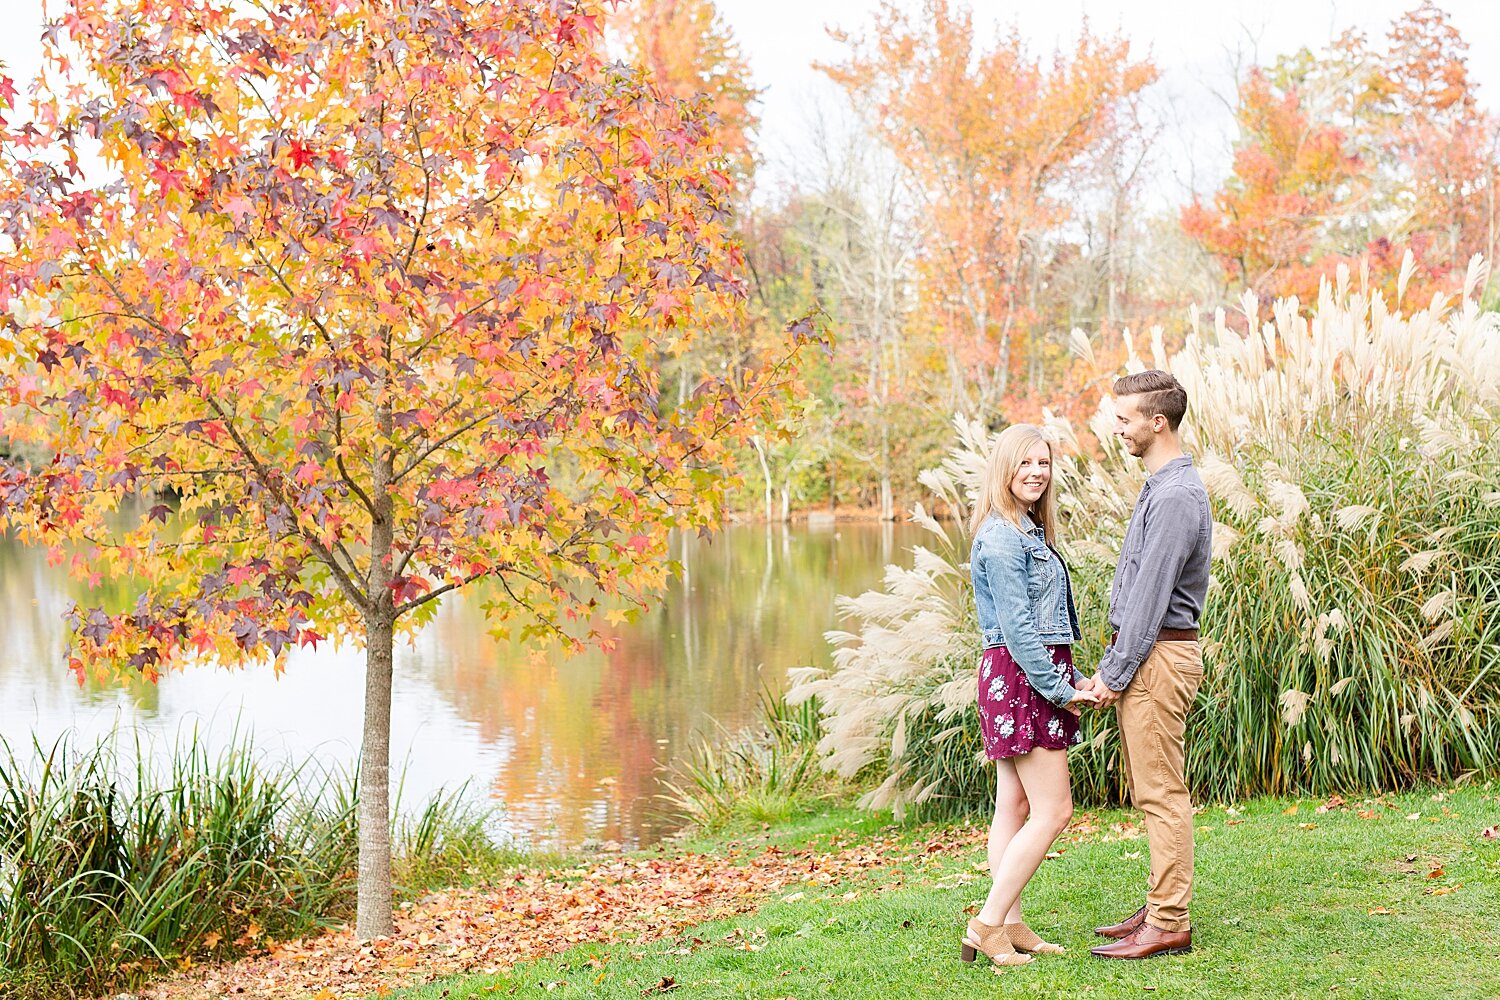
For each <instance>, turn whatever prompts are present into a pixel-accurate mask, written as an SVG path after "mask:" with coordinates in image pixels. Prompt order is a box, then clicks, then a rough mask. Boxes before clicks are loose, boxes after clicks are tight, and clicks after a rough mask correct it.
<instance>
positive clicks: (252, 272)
mask: <svg viewBox="0 0 1500 1000" xmlns="http://www.w3.org/2000/svg"><path fill="white" fill-rule="evenodd" d="M601 16H602V15H601V11H600V10H599V8H598V7H597V6H596V5H595V4H593V3H588V2H582V0H548V2H541V0H538V2H515V3H506V4H491V3H483V2H472V3H471V2H464V0H448V2H442V3H439V2H434V0H400V2H389V0H309V2H307V3H302V4H296V5H281V6H267V7H262V6H259V5H246V4H242V3H239V2H236V0H173V2H163V0H73V2H72V3H71V4H69V5H68V6H67V7H66V8H64V10H63V12H62V14H61V16H60V17H59V18H58V20H56V21H55V22H53V23H52V24H51V25H50V26H49V28H48V34H47V38H48V43H47V58H48V61H49V63H50V70H51V74H52V76H53V82H52V83H51V85H50V86H48V87H45V88H44V89H43V90H42V91H41V92H40V96H39V98H38V106H37V108H36V114H35V123H34V124H33V125H29V126H26V127H23V128H19V129H10V130H8V131H6V132H5V134H4V137H3V146H0V154H3V156H4V162H5V167H4V170H3V173H0V233H3V241H0V252H3V255H4V257H3V267H0V324H3V326H0V330H3V340H0V393H3V395H4V401H5V402H6V403H9V404H10V405H12V406H14V407H19V408H20V413H21V414H22V416H19V417H17V416H13V415H12V416H7V418H6V421H5V426H4V427H3V428H0V430H3V432H4V433H5V434H8V435H11V436H15V437H20V438H24V439H29V440H30V441H32V442H33V443H34V444H35V445H37V446H40V447H41V448H42V449H43V451H44V453H45V454H47V455H48V456H49V459H48V460H47V461H46V462H44V463H42V464H40V465H38V466H36V467H32V468H25V467H20V466H16V465H7V466H5V467H4V470H3V473H0V476H3V484H0V526H4V527H9V528H12V529H15V530H17V531H19V532H20V534H21V535H22V536H23V537H24V538H26V539H28V540H30V541H33V542H39V543H42V544H45V545H47V546H49V547H51V550H52V552H53V553H54V554H55V555H56V556H57V557H58V558H63V559H67V560H68V561H69V562H70V564H71V565H72V567H73V569H74V570H75V571H76V572H77V573H79V574H80V575H82V576H84V577H85V578H87V579H88V580H89V581H90V582H91V583H95V584H99V583H103V582H106V581H108V580H110V579H114V578H120V577H123V576H126V575H129V576H133V577H135V578H136V579H138V580H140V581H143V583H144V589H143V590H142V591H141V593H140V596H139V598H138V599H137V600H136V601H134V602H133V604H131V605H130V606H129V607H124V608H120V607H113V608H111V607H98V608H92V609H80V610H77V611H75V612H74V613H73V614H72V616H71V618H70V621H71V625H72V627H73V639H74V651H73V658H72V664H73V667H74V669H75V670H77V671H78V672H79V673H80V675H82V674H84V673H86V672H91V671H103V670H106V669H107V668H110V667H118V668H123V669H125V670H127V671H133V672H136V673H139V674H141V675H143V676H146V677H148V678H155V677H156V676H157V674H158V673H159V672H160V671H161V670H163V669H166V668H167V667H168V666H170V665H172V664H174V663H180V662H182V661H184V660H186V659H190V658H195V657H209V658H214V659H217V660H218V661H220V662H223V663H226V664H244V663H248V662H251V661H256V660H260V659H262V658H264V657H267V656H269V657H272V658H274V661H275V662H276V663H277V664H278V665H279V664H280V663H281V662H282V660H283V657H284V656H285V654H286V651H287V650H288V649H289V648H291V647H293V646H296V645H299V644H309V643H315V642H318V641H319V640H320V639H322V638H323V637H325V636H340V637H347V638H351V639H355V640H358V641H361V642H363V643H364V644H365V647H366V663H367V676H366V681H365V729H364V741H363V746H362V750H361V760H360V767H361V779H362V793H363V794H362V801H361V813H360V864H359V869H360V870H359V912H358V921H357V932H358V933H359V934H360V935H361V936H363V937H372V936H378V935H382V934H386V933H388V932H389V931H390V929H391V886H390V844H389V816H388V811H389V810H388V793H389V729H390V688H391V653H392V644H393V641H394V637H395V636H396V634H397V633H399V632H402V631H405V630H409V629H412V628H415V627H416V626H417V625H419V624H421V623H422V622H423V621H425V620H426V619H427V618H428V617H430V615H431V613H432V611H433V609H434V607H435V603H434V602H435V601H436V599H437V598H439V597H441V596H442V595H444V594H448V593H450V592H452V591H455V590H457V589H459V588H461V587H464V586H466V585H468V584H472V583H475V582H477V581H481V580H483V581H489V582H490V583H491V584H493V586H494V587H495V588H496V590H495V592H496V593H500V594H503V595H504V597H503V599H498V600H495V601H493V602H492V603H490V604H489V605H487V610H488V611H489V612H490V613H491V614H492V615H493V616H494V618H495V620H496V621H498V622H501V623H505V622H510V621H517V622H519V623H520V627H521V631H522V633H523V634H526V635H539V634H546V635H552V636H555V637H558V638H560V639H561V640H562V641H564V642H567V643H569V644H572V645H575V646H576V645H578V644H580V643H583V642H601V643H603V642H606V639H605V638H604V635H603V633H602V632H601V631H600V629H599V628H597V627H596V613H598V614H602V615H604V616H607V617H609V618H610V619H611V620H613V619H615V618H617V617H618V616H620V615H622V614H623V615H628V614H629V613H630V609H631V608H639V607H640V606H641V605H642V602H643V601H644V600H645V599H646V597H647V596H648V595H649V594H651V593H652V592H653V591H654V590H655V589H656V588H658V587H659V586H660V585H661V584H662V583H663V581H664V579H665V574H666V565H667V564H666V558H665V556H666V547H665V540H666V535H667V531H668V529H669V528H671V527H673V526H681V527H691V528H699V529H702V528H707V527H708V526H710V525H712V524H714V523H715V521H716V519H717V517H718V515H719V512H720V509H721V506H722V503H723V500H724V496H725V490H726V488H727V486H728V484H729V483H730V480H729V479H728V477H726V476H725V475H724V474H723V472H722V471H721V470H720V469H719V468H718V465H719V463H720V462H721V460H723V459H724V458H725V457H726V455H727V454H728V443H729V441H730V440H731V439H733V438H734V437H736V436H741V435H745V434H749V433H751V432H753V431H755V430H756V429H758V428H759V427H760V425H761V422H762V420H763V419H765V418H767V417H768V416H769V415H770V412H771V410H772V409H773V408H774V399H775V397H776V396H777V395H778V394H779V393H780V391H781V390H783V389H785V388H787V385H788V378H789V372H788V368H787V366H786V364H785V363H776V364H773V363H772V362H771V361H769V360H766V359H763V358H762V357H761V356H760V355H759V354H758V353H757V352H752V351H749V350H746V351H742V352H741V353H740V354H739V355H738V356H737V358H736V364H735V365H734V366H733V367H731V368H728V369H726V370H725V371H723V372H722V373H720V374H718V375H716V376H715V377H714V378H711V379H705V380H702V381H701V382H700V383H699V384H698V385H697V386H696V388H694V389H692V390H691V391H690V392H689V393H688V394H687V396H686V398H684V399H682V400H679V401H677V402H676V405H675V406H673V405H667V404H666V403H665V402H664V400H663V397H662V394H661V391H660V386H659V384H658V373H659V370H660V369H659V365H658V361H659V359H660V358H662V357H664V356H665V357H668V358H670V357H674V356H677V355H680V354H681V353H682V352H683V351H685V350H687V349H688V346H689V344H690V342H691V332H692V331H693V330H695V329H699V328H712V327H715V326H719V325H732V324H734V323H736V322H738V320H737V318H736V317H737V313H738V312H739V310H740V300H741V298H742V295H743V282H742V280H741V278H740V277H739V274H738V272H739V269H740V267H741V260H740V255H739V252H738V250H737V249H736V247H735V244H734V242H733V240H732V238H731V235H730V230H729V226H730V207H729V196H730V190H729V180H728V178H727V176H726V175H725V174H723V173H722V172H720V171H715V170H714V169H713V164H712V162H711V161H712V158H713V157H715V156H716V155H718V146H717V144H716V142H715V140H714V138H713V136H712V135H711V129H710V126H709V124H708V123H707V122H705V120H704V118H703V117H702V116H701V115H700V114H699V113H698V112H697V111H696V110H695V109H694V108H693V107H691V106H690V105H686V104H683V103H681V102H663V101H662V100H661V99H660V98H659V97H658V96H657V95H656V93H655V92H654V91H653V90H652V89H650V88H649V86H647V85H646V83H645V82H644V81H642V80H641V79H640V78H639V77H638V76H636V75H632V74H630V73H628V72H624V71H621V70H620V69H618V68H617V67H616V66H615V64H613V63H611V62H610V61H609V60H608V59H607V58H606V57H605V54H604V52H603V49H602V44H601ZM9 99H10V98H9V88H8V87H7V88H5V93H4V95H0V100H4V101H5V102H7V103H8V101H9ZM85 139H87V140H88V141H91V142H94V143H97V147H98V149H99V150H100V152H101V153H102V156H103V160H104V163H105V165H106V167H107V176H105V177H103V178H100V179H87V178H85V177H83V176H82V173H81V171H80V168H79V155H78V147H79V145H80V143H82V142H84V141H85ZM9 412H10V413H12V414H14V413H15V412H16V411H9ZM610 598H615V604H616V605H618V604H623V605H624V607H625V610H621V609H620V607H618V606H611V607H609V608H608V609H607V610H606V609H605V607H604V605H602V604H601V601H602V600H609V599H610Z"/></svg>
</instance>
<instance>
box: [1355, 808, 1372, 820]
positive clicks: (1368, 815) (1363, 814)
mask: <svg viewBox="0 0 1500 1000" xmlns="http://www.w3.org/2000/svg"><path fill="white" fill-rule="evenodd" d="M1355 815H1356V816H1358V817H1359V818H1360V819H1374V818H1375V817H1376V816H1377V815H1378V813H1376V812H1375V810H1374V809H1361V810H1360V811H1359V812H1357V813H1355Z"/></svg>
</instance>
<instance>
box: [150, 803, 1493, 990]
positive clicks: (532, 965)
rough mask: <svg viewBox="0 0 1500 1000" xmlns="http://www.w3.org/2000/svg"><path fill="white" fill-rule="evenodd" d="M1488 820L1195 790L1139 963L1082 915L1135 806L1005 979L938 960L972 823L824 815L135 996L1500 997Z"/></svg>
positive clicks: (1110, 911)
mask: <svg viewBox="0 0 1500 1000" xmlns="http://www.w3.org/2000/svg"><path fill="white" fill-rule="evenodd" d="M1497 823H1500V796H1497V795H1496V794H1495V792H1494V790H1493V788H1465V789H1446V790H1436V791H1435V790H1428V791H1424V792H1421V793H1411V794H1406V795H1400V796H1390V797H1380V798H1370V799H1356V800H1351V801H1344V800H1343V799H1341V798H1337V797H1335V798H1334V799H1332V800H1330V801H1328V802H1324V803H1319V802H1308V801H1302V802H1292V801H1270V800H1266V801H1258V802H1253V803H1249V804H1243V805H1241V806H1239V807H1238V808H1236V807H1227V808H1225V807H1210V808H1207V809H1204V810H1202V811H1201V812H1200V814H1199V816H1198V835H1197V837H1198V845H1199V846H1198V882H1197V888H1198V899H1197V900H1196V902H1195V906H1194V920H1195V925H1196V927H1195V942H1194V943H1195V946H1196V950H1195V951H1194V952H1193V953H1192V954H1191V955H1187V956H1182V957H1172V958H1165V959H1157V960H1155V961H1151V962H1144V963H1108V964H1106V963H1103V962H1100V961H1098V960H1096V959H1093V958H1091V957H1090V956H1089V955H1088V952H1087V949H1088V947H1089V946H1090V945H1092V944H1093V943H1095V940H1096V939H1094V938H1092V937H1091V935H1090V934H1089V928H1090V927H1091V926H1093V925H1094V924H1096V923H1100V922H1105V921H1112V920H1115V919H1118V918H1119V917H1122V916H1124V915H1125V914H1127V913H1128V912H1129V911H1130V910H1131V909H1133V908H1134V906H1135V905H1136V904H1137V896H1138V894H1139V892H1140V891H1141V885H1142V883H1143V879H1144V872H1145V864H1146V861H1145V857H1146V852H1145V841H1144V839H1143V836H1142V830H1141V827H1140V826H1139V823H1138V822H1137V821H1136V817H1135V815H1134V814H1132V813H1128V812H1107V813H1101V814H1088V815H1080V817H1079V818H1078V821H1077V822H1075V824H1074V825H1073V827H1072V828H1070V830H1069V832H1068V834H1067V835H1066V836H1065V837H1064V839H1063V841H1062V842H1060V843H1059V845H1058V849H1057V850H1056V851H1055V852H1054V857H1052V858H1051V859H1050V860H1049V861H1048V862H1047V863H1046V864H1045V865H1044V866H1043V868H1042V871H1041V873H1040V874H1039V876H1038V878H1037V880H1036V881H1035V882H1034V883H1033V887H1032V888H1031V889H1030V890H1028V896H1027V900H1026V903H1027V908H1028V913H1029V915H1030V919H1031V922H1032V924H1033V926H1035V927H1036V928H1037V929H1038V930H1040V931H1042V932H1043V933H1044V934H1046V935H1048V936H1050V937H1052V938H1053V939H1055V940H1058V941H1059V942H1061V943H1063V944H1065V945H1066V946H1067V947H1068V948H1069V954H1068V955H1066V956H1062V957H1049V958H1044V959H1042V960H1039V961H1038V962H1035V963H1033V964H1032V965H1031V966H1029V967H1026V968H1022V969H1015V970H1006V971H1005V972H1003V973H999V974H1001V975H1002V976H1003V977H1004V979H1003V980H1002V981H996V980H995V979H992V978H991V972H990V970H988V969H987V968H985V967H983V966H979V965H976V966H974V967H966V966H963V965H961V964H960V963H959V962H958V961H957V957H956V953H957V941H958V934H959V930H960V927H961V925H962V922H963V920H964V918H965V912H966V911H967V912H970V913H971V912H973V910H974V909H975V908H976V906H977V903H978V901H979V900H980V898H981V897H982V896H983V893H984V891H985V888H986V887H987V875H986V872H985V870H984V869H985V864H984V860H983V857H982V854H983V847H982V839H983V838H982V832H981V831H980V830H977V829H975V828H973V827H970V826H948V827H932V826H929V827H921V828H912V829H905V830H901V829H895V828H891V827H880V826H879V825H877V824H876V823H874V822H873V821H872V820H870V819H869V818H856V817H853V816H850V815H848V814H835V815H831V816H826V817H822V818H820V819H817V820H812V821H809V822H808V823H806V824H804V825H803V826H802V827H801V828H800V829H798V830H795V831H790V832H787V833H784V834H782V835H780V836H773V835H771V834H765V835H761V836H757V837H748V838H742V839H741V840H739V841H737V842H731V843H726V844H721V845H717V846H706V845H699V847H698V848H697V849H692V850H689V849H683V850H680V851H675V852H674V851H672V850H670V849H668V850H664V851H661V852H652V853H651V854H646V855H638V856H622V857H612V858H600V859H596V860H595V861H593V862H589V863H584V864H580V865H578V866H576V867H572V868H566V869H559V870H555V871H549V872H521V873H518V874H517V875H516V876H515V878H514V879H513V880H512V881H510V882H507V883H505V884H503V885H494V886H490V887H487V888H484V889H479V890H465V891H454V892H448V893H441V894H437V895H434V896H432V897H429V898H427V899H424V900H423V901H421V902H420V903H419V904H417V905H415V906H412V907H410V908H408V909H406V910H404V911H403V912H402V914H401V915H400V917H399V922H398V933H397V936H396V937H395V938H393V939H390V940H386V941H381V942H378V943H375V944H366V945H360V944H357V943H355V942H354V941H353V940H352V938H351V937H350V935H349V934H347V933H336V934H330V935H327V936H325V937H322V938H319V939H316V940H313V941H304V942H296V943H292V944H287V945H280V946H272V947H270V948H269V950H267V951H265V952H264V953H262V954H260V955H258V956H255V957H253V958H251V959H248V960H246V961H243V962H241V963H239V964H237V965H234V966H227V967H219V968H214V969H209V970H198V971H195V972H193V973H190V974H187V975H182V976H179V977H178V978H176V979H173V980H171V981H166V982H162V983H159V984H157V985H156V986H155V987H154V988H152V989H150V990H147V991H144V993H143V994H142V995H143V996H144V997H150V998H157V1000H167V998H173V1000H176V998H186V997H193V998H195V1000H196V998H202V997H205V996H209V997H262V998H272V997H275V998H298V1000H302V998H308V997H315V998H318V1000H335V998H336V1000H345V998H351V997H379V996H386V995H391V994H392V993H394V995H395V996H399V997H401V998H403V1000H464V998H475V1000H485V998H489V997H503V996H556V997H572V998H579V1000H581V998H596V997H598V998H604V997H613V998H634V997H641V996H654V995H658V994H668V993H670V994H675V995H678V996H683V997H747V998H749V997H753V998H762V1000H783V998H793V1000H809V998H812V997H830V996H831V997H859V998H880V1000H912V998H913V997H917V996H920V997H923V998H926V997H937V998H946V997H952V998H954V1000H957V998H960V997H962V998H965V1000H967V998H969V997H972V996H975V995H977V994H992V995H1001V994H1002V993H1003V994H1012V993H1013V992H1014V990H1015V989H1023V990H1024V992H1025V994H1026V995H1027V996H1030V997H1051V996H1057V997H1064V996H1066V997H1068V998H1070V1000H1072V998H1074V997H1077V996H1090V997H1127V996H1129V997H1140V996H1149V995H1157V996H1171V997H1219V996H1252V995H1254V996H1277V997H1289V996H1295V997H1311V996H1320V997H1372V998H1373V997H1427V996H1430V997H1440V996H1450V995H1452V996H1465V997H1474V998H1500V830H1497V829H1495V826H1496V824H1497ZM997 972H998V970H997Z"/></svg>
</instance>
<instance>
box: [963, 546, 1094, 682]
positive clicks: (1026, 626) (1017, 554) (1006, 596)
mask: <svg viewBox="0 0 1500 1000" xmlns="http://www.w3.org/2000/svg"><path fill="white" fill-rule="evenodd" d="M976 557H977V558H979V559H983V560H984V561H985V568H986V570H987V571H988V572H987V574H986V576H987V578H988V580H989V582H990V592H991V596H992V597H993V598H994V601H995V611H996V614H997V616H998V617H999V619H1000V622H999V624H1000V632H1001V634H1002V635H1003V636H1004V638H1005V648H1006V649H1007V650H1009V651H1010V657H1011V659H1013V660H1015V661H1016V664H1017V665H1018V666H1019V667H1020V668H1021V670H1022V672H1023V673H1025V674H1026V680H1027V681H1028V682H1029V683H1030V684H1031V686H1032V687H1033V688H1035V689H1036V691H1037V693H1038V694H1040V695H1041V696H1042V697H1043V698H1046V699H1047V700H1048V701H1050V702H1052V704H1054V705H1059V706H1061V705H1066V704H1068V702H1070V701H1072V700H1073V697H1074V696H1075V695H1076V694H1077V691H1076V690H1075V688H1074V687H1073V685H1072V684H1069V683H1068V681H1067V679H1065V678H1064V677H1063V676H1062V675H1061V674H1060V673H1059V672H1058V669H1057V665H1056V664H1055V663H1053V662H1052V653H1051V652H1050V651H1049V650H1048V649H1047V646H1046V644H1045V643H1044V642H1042V637H1041V633H1040V632H1038V631H1037V627H1036V617H1035V616H1034V615H1033V614H1032V611H1031V595H1030V593H1029V592H1028V590H1027V586H1026V580H1027V574H1026V570H1027V567H1026V560H1027V558H1029V557H1028V556H1027V555H1026V550H1025V549H1024V548H1023V547H1022V546H1021V540H1020V538H1019V537H1011V536H1010V535H1009V534H1008V533H1005V532H1001V533H998V534H997V537H992V538H988V539H986V540H985V541H984V542H983V543H982V544H981V545H980V546H979V547H978V548H977V549H976ZM1052 558H1054V559H1055V558H1056V556H1052Z"/></svg>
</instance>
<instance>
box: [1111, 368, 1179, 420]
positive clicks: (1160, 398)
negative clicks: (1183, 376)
mask: <svg viewBox="0 0 1500 1000" xmlns="http://www.w3.org/2000/svg"><path fill="white" fill-rule="evenodd" d="M1115 395H1116V396H1140V397H1141V412H1142V413H1144V414H1145V415H1146V416H1148V417H1154V416H1156V415H1157V414H1158V413H1159V414H1161V415H1162V416H1164V417H1166V418H1167V426H1168V427H1170V428H1171V429H1172V430H1174V431H1175V430H1177V425H1178V424H1180V423H1182V418H1183V416H1184V415H1185V414H1186V413H1187V390H1186V389H1184V388H1183V387H1182V383H1181V382H1179V381H1177V379H1175V378H1173V377H1172V375H1171V374H1170V373H1169V372H1164V371H1157V370H1156V369H1154V368H1153V369H1151V370H1150V371H1144V372H1136V373H1135V374H1134V375H1126V376H1125V377H1124V378H1121V379H1117V380H1116V381H1115Z"/></svg>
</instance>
